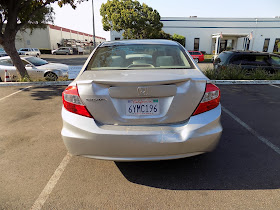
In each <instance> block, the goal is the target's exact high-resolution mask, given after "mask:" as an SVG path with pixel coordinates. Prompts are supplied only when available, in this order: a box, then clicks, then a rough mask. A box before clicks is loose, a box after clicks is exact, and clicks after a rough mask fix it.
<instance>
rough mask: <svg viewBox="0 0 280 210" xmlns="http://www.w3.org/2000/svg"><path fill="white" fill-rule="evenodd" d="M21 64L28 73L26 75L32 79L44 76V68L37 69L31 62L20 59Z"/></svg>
mask: <svg viewBox="0 0 280 210" xmlns="http://www.w3.org/2000/svg"><path fill="white" fill-rule="evenodd" d="M21 61H22V63H23V65H24V66H25V69H26V71H27V73H28V75H29V76H30V77H31V78H32V79H40V78H43V77H44V70H40V69H38V68H37V67H36V66H34V65H33V64H32V63H30V62H28V61H26V60H23V59H22V60H21Z"/></svg>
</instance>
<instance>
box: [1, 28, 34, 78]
mask: <svg viewBox="0 0 280 210" xmlns="http://www.w3.org/2000/svg"><path fill="white" fill-rule="evenodd" d="M1 44H2V46H3V48H4V50H5V51H6V53H7V54H8V55H9V56H10V57H11V59H12V61H13V64H14V66H15V67H16V70H17V73H18V74H19V75H20V77H21V78H24V77H25V78H27V79H29V80H30V77H29V75H28V73H27V71H26V69H25V66H24V65H23V63H22V61H21V59H20V57H19V54H18V52H17V50H16V46H15V35H13V34H9V33H6V31H5V34H4V37H3V40H2V42H1Z"/></svg>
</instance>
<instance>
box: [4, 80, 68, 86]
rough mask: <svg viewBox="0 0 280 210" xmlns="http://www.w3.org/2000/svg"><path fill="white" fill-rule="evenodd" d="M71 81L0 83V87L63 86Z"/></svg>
mask: <svg viewBox="0 0 280 210" xmlns="http://www.w3.org/2000/svg"><path fill="white" fill-rule="evenodd" d="M71 82H72V81H52V82H0V87H7V86H60V85H62V86H64V85H69V84H70V83H71Z"/></svg>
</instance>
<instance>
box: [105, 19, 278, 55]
mask: <svg viewBox="0 0 280 210" xmlns="http://www.w3.org/2000/svg"><path fill="white" fill-rule="evenodd" d="M161 21H162V23H163V30H164V31H165V32H166V33H169V34H172V35H173V34H179V35H182V36H185V37H186V46H185V47H186V49H187V50H199V51H205V52H206V53H208V54H218V53H219V52H221V51H223V50H254V51H266V52H273V51H274V52H275V51H277V52H278V43H279V41H280V18H278V17H277V18H198V17H188V18H184V17H162V18H161ZM119 38H120V39H122V37H121V35H120V33H116V32H111V40H115V39H119ZM279 51H280V45H279Z"/></svg>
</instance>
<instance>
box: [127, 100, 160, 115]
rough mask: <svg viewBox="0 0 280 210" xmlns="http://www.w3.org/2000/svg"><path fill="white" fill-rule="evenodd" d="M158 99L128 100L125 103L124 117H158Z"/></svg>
mask: <svg viewBox="0 0 280 210" xmlns="http://www.w3.org/2000/svg"><path fill="white" fill-rule="evenodd" d="M159 113H160V112H159V99H158V98H151V99H130V100H127V102H126V115H158V114H159Z"/></svg>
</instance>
